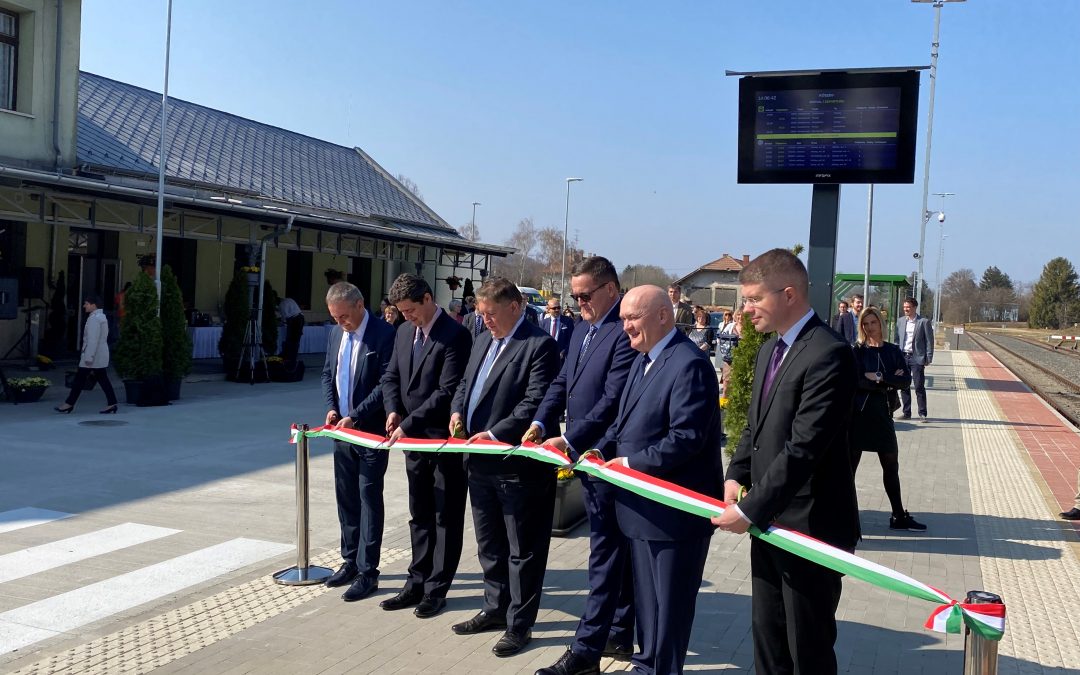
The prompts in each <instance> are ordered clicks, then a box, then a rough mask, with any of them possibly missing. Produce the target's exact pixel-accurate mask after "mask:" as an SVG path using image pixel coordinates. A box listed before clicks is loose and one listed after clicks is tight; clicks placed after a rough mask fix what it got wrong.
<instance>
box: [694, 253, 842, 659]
mask: <svg viewBox="0 0 1080 675" xmlns="http://www.w3.org/2000/svg"><path fill="white" fill-rule="evenodd" d="M739 283H740V284H741V285H742V297H743V302H744V305H745V306H746V311H747V312H748V313H749V314H750V320H751V322H752V323H753V324H754V328H755V329H757V331H758V332H759V333H768V332H775V333H776V335H775V336H774V337H772V338H770V339H769V340H768V341H766V342H765V344H763V345H762V346H761V349H760V350H759V351H758V354H757V363H756V367H755V370H754V384H753V389H752V392H751V397H750V409H749V411H748V413H747V423H746V428H745V429H744V431H743V434H742V438H741V439H740V440H739V444H738V447H737V449H736V450H735V456H734V457H732V459H731V463H730V464H729V465H728V474H727V482H725V484H724V501H725V502H727V503H728V504H730V505H731V506H729V507H728V508H727V510H726V511H724V514H723V515H722V516H719V517H716V518H713V519H712V521H713V524H715V525H716V526H717V527H719V528H720V529H722V530H726V531H729V532H734V533H738V534H741V533H744V532H746V530H747V529H749V527H750V525H751V523H752V524H754V525H756V526H757V527H758V529H760V530H762V531H764V530H766V529H768V528H769V526H771V525H772V524H773V523H774V522H775V523H777V524H782V525H784V526H785V527H789V528H791V529H794V530H798V531H800V532H803V533H805V534H808V535H810V536H811V537H814V538H815V539H820V540H821V541H824V542H826V543H829V544H832V545H833V546H836V547H838V548H841V549H844V550H846V551H853V550H854V549H855V543H856V542H857V541H858V539H859V510H858V505H857V503H856V500H855V480H854V478H853V477H852V473H851V460H850V455H849V453H848V437H847V429H848V425H849V421H850V418H851V404H852V399H853V398H854V395H855V377H856V373H855V357H854V356H853V355H852V352H851V347H850V345H848V344H846V343H844V342H843V341H842V340H840V339H839V338H838V337H837V336H836V334H835V333H833V332H832V331H831V330H828V328H827V327H826V326H825V323H824V322H823V321H822V320H821V319H819V318H818V317H817V316H816V315H815V314H814V310H813V309H811V308H810V301H809V300H808V298H807V294H808V290H809V284H808V280H807V274H806V268H805V267H803V264H802V262H801V261H800V260H799V259H798V258H796V257H795V255H793V254H792V253H791V252H790V251H788V250H786V249H773V250H771V251H768V252H766V253H764V254H762V255H760V256H759V257H757V258H755V259H754V260H753V261H752V262H751V263H750V264H749V265H747V266H746V267H744V268H743V270H742V271H741V272H740V273H739ZM747 490H749V492H747ZM741 495H744V496H741ZM740 497H741V498H740ZM736 502H738V504H737V505H736ZM750 573H751V577H752V583H753V586H752V610H751V624H752V628H753V635H754V670H755V672H757V673H758V674H759V675H779V674H784V675H787V674H789V673H797V674H801V675H831V674H833V673H836V668H837V666H836V653H835V652H834V650H833V645H834V643H835V642H836V607H837V605H838V603H839V602H840V591H841V575H840V574H838V573H836V572H833V571H832V570H829V569H826V568H824V567H821V566H820V565H817V564H816V563H813V562H810V561H808V560H805V559H803V558H800V557H798V556H796V555H794V554H792V553H788V552H786V551H784V550H782V549H780V548H777V547H775V546H773V545H771V544H767V543H765V542H763V541H761V540H760V539H756V538H755V539H753V540H752V541H751V542H750Z"/></svg>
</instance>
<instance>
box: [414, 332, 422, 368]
mask: <svg viewBox="0 0 1080 675" xmlns="http://www.w3.org/2000/svg"><path fill="white" fill-rule="evenodd" d="M423 349H424V329H423V328H417V329H416V339H415V340H413V343H412V360H413V366H414V367H415V366H416V363H417V362H418V361H419V360H420V352H421V351H423Z"/></svg>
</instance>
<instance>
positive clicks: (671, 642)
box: [600, 286, 724, 673]
mask: <svg viewBox="0 0 1080 675" xmlns="http://www.w3.org/2000/svg"><path fill="white" fill-rule="evenodd" d="M619 318H621V319H622V322H623V330H624V331H625V332H626V334H627V335H628V336H629V338H630V346H631V347H632V348H633V349H634V350H636V351H637V352H639V354H638V357H637V358H636V359H635V361H634V363H633V364H632V365H631V366H630V375H629V377H628V379H627V383H626V387H625V388H624V389H623V393H622V398H621V400H620V402H619V414H618V417H617V418H616V420H615V424H614V425H613V426H612V427H611V428H610V429H609V430H608V432H607V435H606V436H605V437H604V440H603V441H601V444H600V447H601V449H602V451H603V452H604V455H605V456H606V457H611V456H614V459H612V460H610V461H609V462H608V463H609V464H619V465H622V466H628V467H630V468H631V469H635V470H637V471H641V472H643V473H647V474H649V475H651V476H656V477H657V478H662V479H664V480H667V481H671V482H673V483H676V484H678V485H681V486H683V487H685V488H687V489H690V490H694V491H697V492H701V493H704V494H707V495H714V496H719V494H720V491H721V484H722V483H723V473H724V472H723V467H722V466H721V463H720V457H721V449H720V408H719V406H718V405H717V404H716V401H717V399H718V398H719V396H720V388H719V384H718V383H717V381H716V371H715V370H714V369H713V366H712V364H711V363H710V362H709V357H708V356H707V355H706V354H705V352H703V351H701V350H700V349H698V348H697V346H696V345H694V343H693V342H691V341H690V339H689V338H688V337H686V336H685V335H684V334H683V333H682V331H679V330H676V327H675V317H674V315H673V312H672V307H671V303H670V302H669V300H668V297H667V296H666V295H665V294H664V289H662V288H659V287H657V286H638V287H637V288H634V289H631V290H630V292H628V293H627V294H626V297H625V298H624V299H623V301H622V306H621V307H620V310H619ZM616 500H617V501H616V514H617V518H618V522H619V528H620V529H621V530H622V531H623V534H624V535H626V537H627V538H628V539H629V540H630V558H631V564H632V568H633V578H634V606H635V609H636V611H637V642H638V645H639V646H640V649H641V651H639V652H638V653H636V654H634V656H633V659H632V660H633V662H634V666H635V669H634V670H635V672H643V673H681V672H682V669H683V664H684V663H685V661H686V650H687V647H688V646H689V644H690V629H691V628H692V627H693V623H694V606H695V602H696V600H697V593H698V587H699V586H700V585H701V576H702V572H703V570H704V569H705V558H706V555H707V554H708V550H709V537H710V536H711V535H712V531H713V528H712V526H711V524H710V523H709V521H708V519H706V518H701V517H700V516H694V515H690V514H688V513H684V512H682V511H678V510H676V509H673V508H671V507H668V506H665V505H663V504H660V503H658V502H654V501H651V500H648V499H645V498H643V497H639V496H637V495H635V494H633V493H632V492H630V491H628V490H619V491H618V494H617V495H616Z"/></svg>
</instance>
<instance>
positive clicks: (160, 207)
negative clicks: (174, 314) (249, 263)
mask: <svg viewBox="0 0 1080 675" xmlns="http://www.w3.org/2000/svg"><path fill="white" fill-rule="evenodd" d="M171 44H172V0H169V4H168V13H167V14H166V17H165V82H164V84H163V86H162V88H161V129H160V130H159V131H160V139H159V145H158V194H157V233H156V234H157V236H156V237H155V238H154V286H155V287H156V288H157V312H158V315H160V314H161V244H162V241H161V240H162V238H163V237H164V236H165V226H164V224H163V223H162V220H163V219H164V218H165V163H166V162H167V161H168V148H166V146H165V124H166V122H167V117H168V110H169V48H170V46H171Z"/></svg>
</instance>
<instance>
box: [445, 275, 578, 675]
mask: <svg viewBox="0 0 1080 675" xmlns="http://www.w3.org/2000/svg"><path fill="white" fill-rule="evenodd" d="M524 310H525V301H524V299H523V298H522V297H521V292H520V291H518V289H517V286H515V285H514V284H513V283H511V282H510V281H509V280H507V279H504V278H501V277H489V278H488V279H487V281H485V282H484V285H483V286H481V287H480V289H479V290H478V291H477V292H476V311H477V313H478V314H480V315H481V316H482V317H483V319H484V323H485V324H486V325H487V328H488V330H487V331H485V332H483V333H481V334H480V336H479V337H477V338H476V340H475V341H474V342H473V347H472V353H471V354H470V356H469V363H468V365H467V366H466V367H465V376H464V377H463V378H462V380H461V384H459V385H458V389H457V393H456V394H455V395H454V401H453V403H452V404H451V405H450V433H451V434H453V435H458V434H459V432H461V431H464V432H465V433H466V435H467V436H468V438H469V440H470V441H471V442H476V441H502V442H503V443H510V444H517V443H518V442H519V439H520V438H521V437H522V436H523V435H524V434H525V431H526V430H527V429H528V428H529V425H530V424H531V423H532V421H533V420H535V419H536V412H537V408H538V407H539V406H540V402H541V401H542V400H543V399H544V392H546V391H547V388H548V386H549V385H550V384H551V381H552V380H554V379H555V375H556V374H557V373H558V372H559V348H558V346H557V345H556V344H555V341H554V340H552V339H551V336H550V335H547V334H546V333H544V331H542V330H540V328H538V327H537V326H536V325H534V324H532V323H530V322H528V321H526V319H525V317H524V316H523V314H522V312H523V311H524ZM541 421H542V422H543V424H544V425H545V428H548V429H555V428H556V427H557V426H558V423H559V421H558V419H545V420H541ZM466 472H467V474H468V483H469V499H470V501H471V503H472V510H473V524H474V527H475V530H476V544H477V557H478V558H479V559H480V567H481V568H482V569H483V572H484V602H483V607H482V609H481V611H480V613H479V614H477V615H476V616H474V617H473V618H471V619H469V620H468V621H463V622H462V623H458V624H455V625H454V626H453V631H454V632H455V633H457V634H459V635H470V634H473V633H481V632H485V631H490V630H504V629H505V633H504V634H503V636H502V637H501V638H500V639H499V641H498V642H497V643H496V644H495V647H494V648H493V649H492V651H493V652H494V653H495V655H496V656H504V657H505V656H512V655H514V654H517V653H518V652H520V651H521V650H522V649H524V648H525V646H526V645H527V644H528V643H529V641H530V640H531V639H532V627H533V624H534V623H536V614H537V611H538V610H539V609H540V593H541V591H542V590H543V585H544V571H545V568H546V567H547V556H548V547H549V545H550V543H551V517H552V513H553V512H554V510H555V476H554V471H553V470H552V468H551V467H550V466H548V465H546V464H543V463H541V462H537V461H536V460H532V459H529V458H527V457H515V456H513V455H469V457H468V459H467V460H466Z"/></svg>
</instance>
